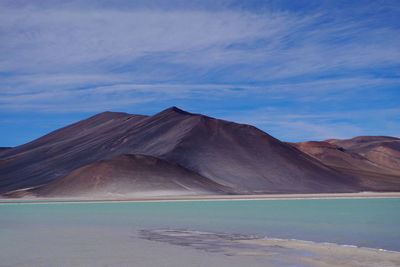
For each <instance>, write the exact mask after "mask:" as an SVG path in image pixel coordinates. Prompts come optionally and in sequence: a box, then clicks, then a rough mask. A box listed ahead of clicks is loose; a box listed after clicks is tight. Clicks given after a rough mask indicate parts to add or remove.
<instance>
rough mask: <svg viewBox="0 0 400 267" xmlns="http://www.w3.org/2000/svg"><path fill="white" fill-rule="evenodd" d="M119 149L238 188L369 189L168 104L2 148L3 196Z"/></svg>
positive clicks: (256, 133) (258, 136) (260, 136)
mask: <svg viewBox="0 0 400 267" xmlns="http://www.w3.org/2000/svg"><path fill="white" fill-rule="evenodd" d="M123 154H143V155H148V156H153V157H157V158H159V159H164V160H167V161H168V162H174V163H177V164H179V165H180V166H182V167H184V168H186V169H188V170H190V171H192V172H195V173H197V174H199V175H200V176H202V177H205V178H208V179H210V180H212V181H214V182H215V183H218V184H221V185H223V186H227V187H230V188H231V189H232V190H233V191H234V192H236V193H249V194H253V193H315V192H355V191H362V190H374V187H373V186H372V187H370V186H364V185H362V184H360V181H359V179H358V178H357V177H354V176H353V175H348V174H346V173H343V172H342V171H340V170H338V169H336V168H332V167H328V166H327V165H324V164H323V163H321V162H320V161H318V160H316V159H314V158H313V157H311V156H309V155H307V154H305V153H303V152H301V151H300V150H298V149H296V148H294V147H292V146H290V145H288V144H285V143H283V142H281V141H279V140H277V139H275V138H273V137H271V136H270V135H268V134H266V133H265V132H262V131H260V130H259V129H257V128H255V127H252V126H249V125H243V124H237V123H233V122H228V121H224V120H217V119H214V118H210V117H207V116H203V115H199V114H192V113H188V112H185V111H182V110H180V109H178V108H175V107H173V108H170V109H167V110H164V111H162V112H160V113H158V114H155V115H153V116H139V115H129V114H126V113H113V112H105V113H101V114H98V115H96V116H93V117H91V118H89V119H86V120H83V121H80V122H78V123H75V124H73V125H70V126H67V127H65V128H62V129H60V130H57V131H55V132H52V133H50V134H48V135H46V136H43V137H41V138H39V139H37V140H34V141H32V142H30V143H28V144H26V145H22V146H19V147H15V148H12V149H10V150H7V151H5V152H4V153H2V154H0V193H1V192H7V191H11V190H16V189H21V188H25V187H32V186H38V185H41V184H46V183H49V182H51V181H55V180H57V179H59V178H61V177H64V176H66V175H68V174H69V173H70V172H71V171H73V170H76V169H78V168H80V167H83V166H86V165H88V164H91V163H94V162H98V161H101V160H104V159H108V158H114V157H117V156H120V155H123ZM363 184H365V183H363ZM379 190H381V188H380V189H379ZM385 190H386V189H385ZM392 190H400V186H399V188H397V189H392Z"/></svg>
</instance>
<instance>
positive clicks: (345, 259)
mask: <svg viewBox="0 0 400 267" xmlns="http://www.w3.org/2000/svg"><path fill="white" fill-rule="evenodd" d="M236 242H239V243H244V244H252V245H259V246H265V247H280V248H286V249H293V250H299V251H307V255H303V256H297V257H295V258H288V259H287V263H288V264H290V263H296V264H306V265H310V266H321V267H333V266H348V267H368V266H371V267H376V266H387V267H389V266H390V267H392V266H393V267H396V266H400V252H396V251H387V250H381V249H372V248H362V247H361V248H360V247H355V246H348V245H338V244H333V243H315V242H310V241H302V240H287V239H274V238H265V239H251V240H236ZM263 254H267V255H263ZM272 254H274V253H272ZM272 254H271V253H265V252H262V251H253V252H251V251H250V252H244V253H242V255H247V256H255V255H258V256H273V255H272ZM276 256H278V255H276ZM284 259H285V257H280V260H282V261H284Z"/></svg>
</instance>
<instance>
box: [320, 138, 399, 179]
mask: <svg viewBox="0 0 400 267" xmlns="http://www.w3.org/2000/svg"><path fill="white" fill-rule="evenodd" d="M327 142H329V143H331V144H335V145H338V146H341V147H343V148H344V149H346V151H349V152H353V153H357V154H359V155H361V156H363V157H365V158H366V159H368V160H369V161H370V162H373V163H375V164H377V165H379V166H382V167H384V168H386V169H388V170H392V172H394V173H400V138H396V137H390V136H359V137H355V138H352V139H345V140H338V139H330V140H327Z"/></svg>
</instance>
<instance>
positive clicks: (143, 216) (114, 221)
mask: <svg viewBox="0 0 400 267" xmlns="http://www.w3.org/2000/svg"><path fill="white" fill-rule="evenodd" d="M64 226H65V227H70V228H71V227H74V226H77V227H78V226H79V227H91V228H96V227H99V228H105V229H109V230H110V231H112V229H113V228H118V227H127V226H128V227H132V229H143V228H145V229H152V228H163V229H164V228H170V229H188V230H199V231H211V232H224V233H241V234H249V235H256V236H259V237H265V236H267V237H275V238H284V239H300V240H309V241H317V242H332V243H338V244H348V245H356V246H360V247H370V248H380V249H387V250H395V251H400V198H392V199H304V200H236V201H181V202H179V201H175V202H120V203H60V204H2V205H0V236H2V235H3V236H7V242H12V238H13V235H12V233H15V232H18V231H19V229H23V230H24V231H26V230H27V229H32V230H33V231H34V229H35V228H38V227H41V228H43V227H49V228H54V227H57V228H58V229H62V227H64ZM26 241H29V240H26ZM1 243H2V242H1V239H0V245H4V244H1Z"/></svg>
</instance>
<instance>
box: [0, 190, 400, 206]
mask: <svg viewBox="0 0 400 267" xmlns="http://www.w3.org/2000/svg"><path fill="white" fill-rule="evenodd" d="M340 198H343V199H346V198H400V192H382V193H381V192H361V193H329V194H268V195H267V194H263V195H207V196H178V197H137V198H93V199H76V198H72V199H71V198H43V199H35V198H21V199H10V198H3V199H2V198H0V204H21V203H22V204H45V203H103V202H105V203H109V202H152V201H155V202H159V201H198V200H279V199H282V200H283V199H340Z"/></svg>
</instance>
